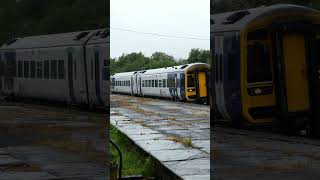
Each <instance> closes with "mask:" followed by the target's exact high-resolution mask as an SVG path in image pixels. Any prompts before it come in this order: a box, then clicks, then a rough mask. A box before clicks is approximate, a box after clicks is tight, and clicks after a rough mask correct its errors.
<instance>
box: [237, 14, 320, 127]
mask: <svg viewBox="0 0 320 180" xmlns="http://www.w3.org/2000/svg"><path fill="white" fill-rule="evenodd" d="M302 10H303V11H302ZM302 10H300V9H299V8H296V12H295V11H292V12H290V13H288V12H286V11H282V12H281V13H280V12H279V13H277V14H275V15H273V16H263V17H261V18H258V19H257V20H255V21H254V22H252V23H251V24H249V26H248V27H247V28H246V29H245V30H243V31H242V32H241V36H242V38H241V54H242V57H241V58H242V60H241V63H242V64H241V72H242V74H241V77H243V78H242V81H241V93H242V94H241V96H242V113H243V116H244V117H245V119H247V120H248V121H250V122H252V123H261V122H269V121H271V120H275V119H277V120H279V122H280V123H282V124H285V126H288V127H289V126H292V124H296V125H294V126H297V127H301V126H303V124H306V123H307V121H311V120H310V119H312V118H314V117H316V119H319V117H320V114H319V110H318V109H319V107H320V106H319V105H320V95H318V94H319V93H318V92H319V91H320V62H319V58H320V57H319V55H318V51H319V47H320V36H319V35H320V28H319V27H320V15H319V13H315V12H314V11H310V12H306V10H305V9H302ZM317 114H318V115H317ZM308 119H309V120H308ZM292 127H293V126H292ZM319 127H320V123H319Z"/></svg>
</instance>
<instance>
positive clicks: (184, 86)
mask: <svg viewBox="0 0 320 180" xmlns="http://www.w3.org/2000/svg"><path fill="white" fill-rule="evenodd" d="M208 69H209V67H208V65H207V64H204V63H193V64H186V65H180V66H173V67H166V68H159V69H151V70H144V71H136V72H125V73H117V74H115V75H113V76H111V83H112V86H111V91H112V92H115V93H127V94H132V95H138V96H154V97H162V98H172V99H176V100H181V101H184V100H185V101H194V100H202V101H203V100H206V99H207V72H208Z"/></svg>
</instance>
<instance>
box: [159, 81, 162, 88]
mask: <svg viewBox="0 0 320 180" xmlns="http://www.w3.org/2000/svg"><path fill="white" fill-rule="evenodd" d="M161 87H162V81H161V80H159V88H161Z"/></svg>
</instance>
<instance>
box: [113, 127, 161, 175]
mask: <svg viewBox="0 0 320 180" xmlns="http://www.w3.org/2000/svg"><path fill="white" fill-rule="evenodd" d="M110 137H111V139H112V140H113V141H114V142H115V143H116V144H117V146H118V147H119V149H120V151H121V153H122V158H123V159H122V161H123V162H122V163H123V164H122V175H124V176H130V175H143V176H144V177H154V176H155V173H156V172H155V170H156V168H154V167H155V162H154V160H152V158H151V157H150V156H148V155H147V154H145V153H143V152H141V151H140V150H139V149H138V148H137V147H136V146H135V145H134V144H133V143H132V142H131V141H130V140H128V139H127V137H125V136H124V135H122V134H121V133H120V132H119V131H118V130H117V129H116V128H114V127H113V126H110ZM110 149H111V153H110V155H111V162H112V163H115V162H116V163H117V164H119V155H118V152H117V151H116V149H115V148H114V147H113V146H112V145H110Z"/></svg>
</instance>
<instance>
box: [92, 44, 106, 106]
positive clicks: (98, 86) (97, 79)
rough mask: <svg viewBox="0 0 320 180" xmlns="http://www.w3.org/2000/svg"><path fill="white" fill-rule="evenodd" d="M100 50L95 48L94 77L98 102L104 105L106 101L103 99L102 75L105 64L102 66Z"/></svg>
mask: <svg viewBox="0 0 320 180" xmlns="http://www.w3.org/2000/svg"><path fill="white" fill-rule="evenodd" d="M100 64H101V63H100V51H99V50H95V51H94V79H95V89H96V93H95V94H96V98H97V100H98V103H99V104H100V105H104V103H103V102H104V101H103V100H102V97H101V95H102V93H103V91H102V89H101V88H102V87H101V85H102V80H101V77H102V73H101V72H102V71H101V70H102V67H103V65H102V66H101V65H100Z"/></svg>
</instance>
